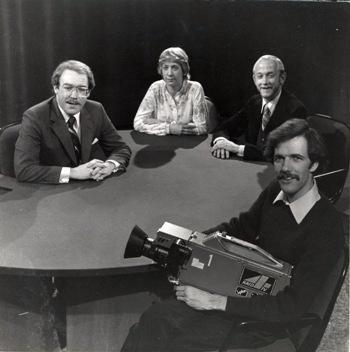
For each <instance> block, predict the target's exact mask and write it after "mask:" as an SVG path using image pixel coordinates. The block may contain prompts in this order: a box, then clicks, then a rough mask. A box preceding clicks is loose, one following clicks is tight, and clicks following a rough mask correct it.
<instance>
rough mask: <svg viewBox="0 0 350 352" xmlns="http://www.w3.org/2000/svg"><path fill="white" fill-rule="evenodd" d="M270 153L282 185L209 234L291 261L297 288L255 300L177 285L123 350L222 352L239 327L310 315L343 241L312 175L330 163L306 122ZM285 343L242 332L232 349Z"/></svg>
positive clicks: (271, 143)
mask: <svg viewBox="0 0 350 352" xmlns="http://www.w3.org/2000/svg"><path fill="white" fill-rule="evenodd" d="M265 153H266V157H267V158H268V159H269V160H271V161H272V162H273V164H274V168H275V171H276V175H277V180H276V181H274V182H273V183H271V185H269V186H268V187H267V188H266V189H265V190H264V191H263V192H262V193H261V194H260V196H259V197H258V199H257V200H256V201H255V203H254V204H253V205H252V207H251V208H250V209H249V210H248V211H247V212H244V213H241V214H240V216H239V217H238V218H232V219H231V220H230V221H229V222H228V223H222V224H220V225H218V226H216V227H214V228H212V229H210V230H207V231H206V233H212V232H214V231H220V232H223V231H225V232H227V233H228V234H230V235H234V236H236V237H240V238H241V239H244V240H247V241H250V242H252V243H254V244H257V245H259V246H260V247H261V248H263V249H264V250H266V251H268V252H270V253H271V254H272V255H273V256H274V257H276V258H278V259H280V260H283V261H285V262H288V263H290V264H291V265H293V267H294V269H293V272H292V278H291V281H290V285H289V286H287V287H286V288H284V289H283V290H282V291H280V292H279V293H278V294H277V295H276V296H271V295H256V296H252V297H250V298H244V297H242V298H241V297H226V296H222V295H219V294H215V293H210V292H206V291H203V290H200V289H198V288H195V287H192V286H181V285H180V286H176V287H175V293H176V296H175V298H176V299H174V298H172V299H168V300H166V301H163V302H160V303H157V304H154V305H152V306H151V307H150V308H149V309H148V310H147V311H146V312H145V313H144V314H143V315H142V316H141V319H140V322H139V323H138V324H137V325H135V326H133V327H132V329H131V330H130V333H129V336H128V338H127V340H126V342H125V343H124V347H123V349H122V351H123V352H131V351H133V352H137V351H142V352H147V351H152V352H157V351H164V352H165V351H167V352H170V351H178V352H180V351H181V352H186V351H210V350H216V349H218V348H219V347H220V346H221V344H222V343H223V341H224V340H225V339H226V338H227V334H228V333H229V332H230V329H231V327H232V324H233V323H239V322H240V321H242V320H247V319H248V320H249V319H253V320H262V321H264V320H266V321H291V320H293V319H295V318H298V317H300V316H302V315H303V314H304V313H305V312H306V311H307V309H308V307H309V306H310V305H311V303H312V301H313V299H314V298H315V296H316V294H317V293H318V292H319V290H320V288H321V287H322V285H323V284H324V280H325V278H326V277H327V275H328V274H329V273H330V272H331V270H332V268H333V267H334V265H335V263H336V261H337V258H338V257H339V255H340V253H341V250H342V247H343V243H344V235H343V229H342V224H341V223H342V222H341V217H340V214H339V213H338V212H337V211H336V210H335V208H333V206H332V205H331V204H330V203H329V201H328V200H327V199H325V198H323V197H322V195H320V193H319V191H318V189H317V184H316V182H315V180H314V177H313V173H314V172H315V171H316V169H318V168H319V167H321V166H322V165H321V164H322V163H323V161H324V159H325V151H324V146H323V143H322V141H321V139H320V137H319V136H318V134H317V133H316V131H315V130H313V129H311V128H310V127H309V126H308V124H307V122H306V120H302V119H291V120H289V121H287V122H285V123H284V124H282V125H281V126H280V127H278V128H277V129H276V130H274V131H273V132H271V133H270V135H269V137H268V140H267V148H266V150H265ZM280 337H281V336H274V335H272V334H271V333H268V332H264V331H252V332H249V333H236V334H232V336H230V340H231V341H230V345H231V346H232V347H235V348H244V347H254V346H255V347H257V346H262V345H264V344H268V343H271V342H273V341H274V340H276V339H277V338H280Z"/></svg>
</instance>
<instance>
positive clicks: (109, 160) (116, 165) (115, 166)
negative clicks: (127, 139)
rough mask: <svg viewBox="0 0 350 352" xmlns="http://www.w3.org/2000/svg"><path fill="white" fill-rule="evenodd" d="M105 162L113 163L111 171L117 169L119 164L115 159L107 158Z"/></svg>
mask: <svg viewBox="0 0 350 352" xmlns="http://www.w3.org/2000/svg"><path fill="white" fill-rule="evenodd" d="M106 162H110V163H112V164H114V169H113V170H112V172H113V173H115V172H117V171H118V168H119V166H120V163H118V161H115V160H112V159H107V160H106Z"/></svg>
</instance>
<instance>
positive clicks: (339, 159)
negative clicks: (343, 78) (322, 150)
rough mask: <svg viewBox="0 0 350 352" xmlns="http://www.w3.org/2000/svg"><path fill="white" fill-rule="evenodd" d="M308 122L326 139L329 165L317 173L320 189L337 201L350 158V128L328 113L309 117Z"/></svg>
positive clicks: (332, 200)
mask: <svg viewBox="0 0 350 352" xmlns="http://www.w3.org/2000/svg"><path fill="white" fill-rule="evenodd" d="M307 121H308V123H309V124H310V126H311V127H313V128H314V129H315V130H316V131H317V132H318V133H319V134H320V135H321V136H322V137H323V139H324V141H325V144H326V147H327V151H328V154H329V155H328V159H329V161H330V163H329V165H328V166H327V168H326V169H325V170H321V171H319V172H318V173H316V174H315V177H316V179H317V185H318V187H319V189H320V191H321V192H322V193H323V194H324V195H325V196H326V197H327V198H328V199H329V200H330V201H331V202H332V203H335V202H336V201H337V200H338V199H339V197H340V195H341V193H342V191H343V188H344V184H345V181H346V177H347V174H348V170H349V160H350V128H349V127H348V126H347V125H346V124H345V123H343V122H340V121H337V120H334V119H332V118H330V117H329V116H326V115H321V114H315V115H312V116H309V117H308V118H307Z"/></svg>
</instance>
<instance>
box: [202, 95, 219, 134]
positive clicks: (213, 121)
mask: <svg viewBox="0 0 350 352" xmlns="http://www.w3.org/2000/svg"><path fill="white" fill-rule="evenodd" d="M205 101H206V103H207V107H208V117H207V131H208V133H212V132H213V131H214V129H215V127H216V126H217V125H218V124H219V122H220V115H219V112H218V111H217V109H216V107H215V105H214V103H213V101H212V100H211V99H210V98H209V97H207V96H206V97H205Z"/></svg>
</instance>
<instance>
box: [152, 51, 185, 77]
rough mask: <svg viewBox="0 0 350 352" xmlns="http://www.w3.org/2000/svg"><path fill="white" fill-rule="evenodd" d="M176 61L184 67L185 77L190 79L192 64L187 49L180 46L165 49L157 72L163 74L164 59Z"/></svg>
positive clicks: (160, 57)
mask: <svg viewBox="0 0 350 352" xmlns="http://www.w3.org/2000/svg"><path fill="white" fill-rule="evenodd" d="M169 60H170V61H174V62H176V63H177V64H179V65H180V66H181V68H182V73H183V76H184V78H185V79H190V65H189V60H188V56H187V54H186V52H185V50H183V49H181V48H179V47H172V48H168V49H165V50H164V51H163V52H162V53H161V54H160V56H159V60H158V68H157V72H158V73H159V74H160V75H161V74H162V64H163V62H164V61H169Z"/></svg>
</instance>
